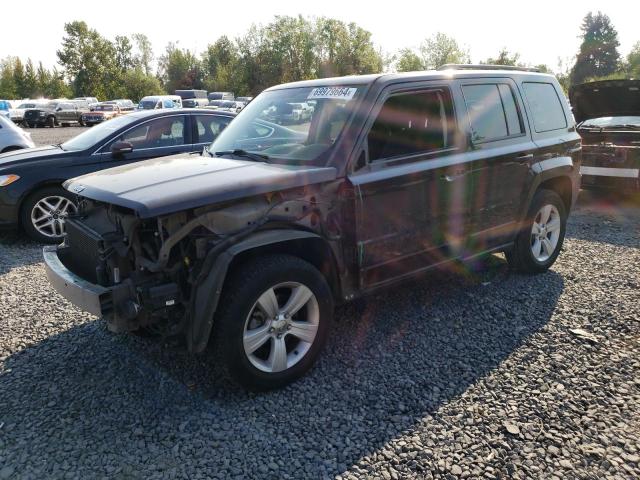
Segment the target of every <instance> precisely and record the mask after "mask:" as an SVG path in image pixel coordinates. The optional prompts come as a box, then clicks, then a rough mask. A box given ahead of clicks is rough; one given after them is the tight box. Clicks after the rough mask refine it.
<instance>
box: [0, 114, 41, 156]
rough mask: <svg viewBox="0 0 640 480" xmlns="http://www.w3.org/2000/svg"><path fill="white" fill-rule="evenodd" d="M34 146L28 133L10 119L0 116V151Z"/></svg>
mask: <svg viewBox="0 0 640 480" xmlns="http://www.w3.org/2000/svg"><path fill="white" fill-rule="evenodd" d="M35 146H36V145H35V143H33V140H31V134H30V133H27V132H25V131H24V130H22V129H21V128H20V127H16V126H15V125H14V124H13V122H12V121H11V120H8V119H6V118H5V117H0V153H5V152H10V151H11V150H19V149H21V148H32V147H35Z"/></svg>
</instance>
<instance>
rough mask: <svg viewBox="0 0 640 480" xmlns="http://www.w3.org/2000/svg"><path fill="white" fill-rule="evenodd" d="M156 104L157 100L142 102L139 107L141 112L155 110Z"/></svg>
mask: <svg viewBox="0 0 640 480" xmlns="http://www.w3.org/2000/svg"><path fill="white" fill-rule="evenodd" d="M156 103H158V100H142V101H141V102H140V105H139V107H140V108H142V109H143V110H153V109H154V108H156Z"/></svg>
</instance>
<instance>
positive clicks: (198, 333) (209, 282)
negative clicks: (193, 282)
mask: <svg viewBox="0 0 640 480" xmlns="http://www.w3.org/2000/svg"><path fill="white" fill-rule="evenodd" d="M307 238H319V239H322V237H321V236H320V235H318V234H316V233H313V232H308V231H305V230H277V229H276V230H263V231H261V232H257V233H255V234H253V235H251V236H250V237H248V238H246V239H244V240H242V241H240V242H238V243H235V244H234V245H232V246H231V247H229V248H228V249H226V250H224V251H223V252H221V253H220V254H219V255H218V256H217V257H216V259H215V261H214V263H213V266H212V267H211V269H210V271H209V273H208V274H207V275H206V277H205V278H204V280H203V281H202V282H201V283H200V284H198V285H197V286H196V287H195V293H194V295H193V313H192V315H191V321H190V322H189V325H188V327H187V332H186V337H187V348H188V349H189V351H190V352H195V353H199V352H202V351H203V350H204V349H205V348H206V346H207V343H208V341H209V336H210V335H211V329H212V327H213V316H214V314H215V311H216V309H217V307H218V301H219V300H220V294H221V293H222V287H223V285H224V281H225V279H226V277H227V273H228V269H229V265H230V264H231V262H232V261H233V259H234V257H236V256H237V255H238V254H240V253H242V252H245V251H247V250H251V249H253V248H258V247H264V246H266V245H276V244H278V243H282V242H288V241H290V240H300V239H307Z"/></svg>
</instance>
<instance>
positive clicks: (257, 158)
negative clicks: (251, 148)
mask: <svg viewBox="0 0 640 480" xmlns="http://www.w3.org/2000/svg"><path fill="white" fill-rule="evenodd" d="M222 155H235V156H236V157H244V158H248V159H249V160H253V161H254V162H264V161H265V160H269V155H264V154H262V153H255V152H247V151H246V150H242V149H241V148H236V149H235V150H223V151H221V152H216V156H218V157H221V156H222Z"/></svg>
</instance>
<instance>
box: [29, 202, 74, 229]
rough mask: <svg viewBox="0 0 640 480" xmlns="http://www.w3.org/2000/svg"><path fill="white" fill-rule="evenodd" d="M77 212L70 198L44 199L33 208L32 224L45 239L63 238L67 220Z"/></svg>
mask: <svg viewBox="0 0 640 480" xmlns="http://www.w3.org/2000/svg"><path fill="white" fill-rule="evenodd" d="M76 211H77V208H76V206H75V204H74V203H73V202H72V201H71V200H69V199H68V198H65V197H62V196H58V195H55V196H49V197H44V198H42V199H40V200H39V201H38V202H37V203H36V204H35V205H34V206H33V209H32V210H31V223H32V225H33V228H35V229H36V230H37V231H38V233H40V234H42V235H44V236H45V237H48V238H58V237H62V236H63V235H64V222H65V220H66V218H67V217H68V216H69V214H72V213H76Z"/></svg>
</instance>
